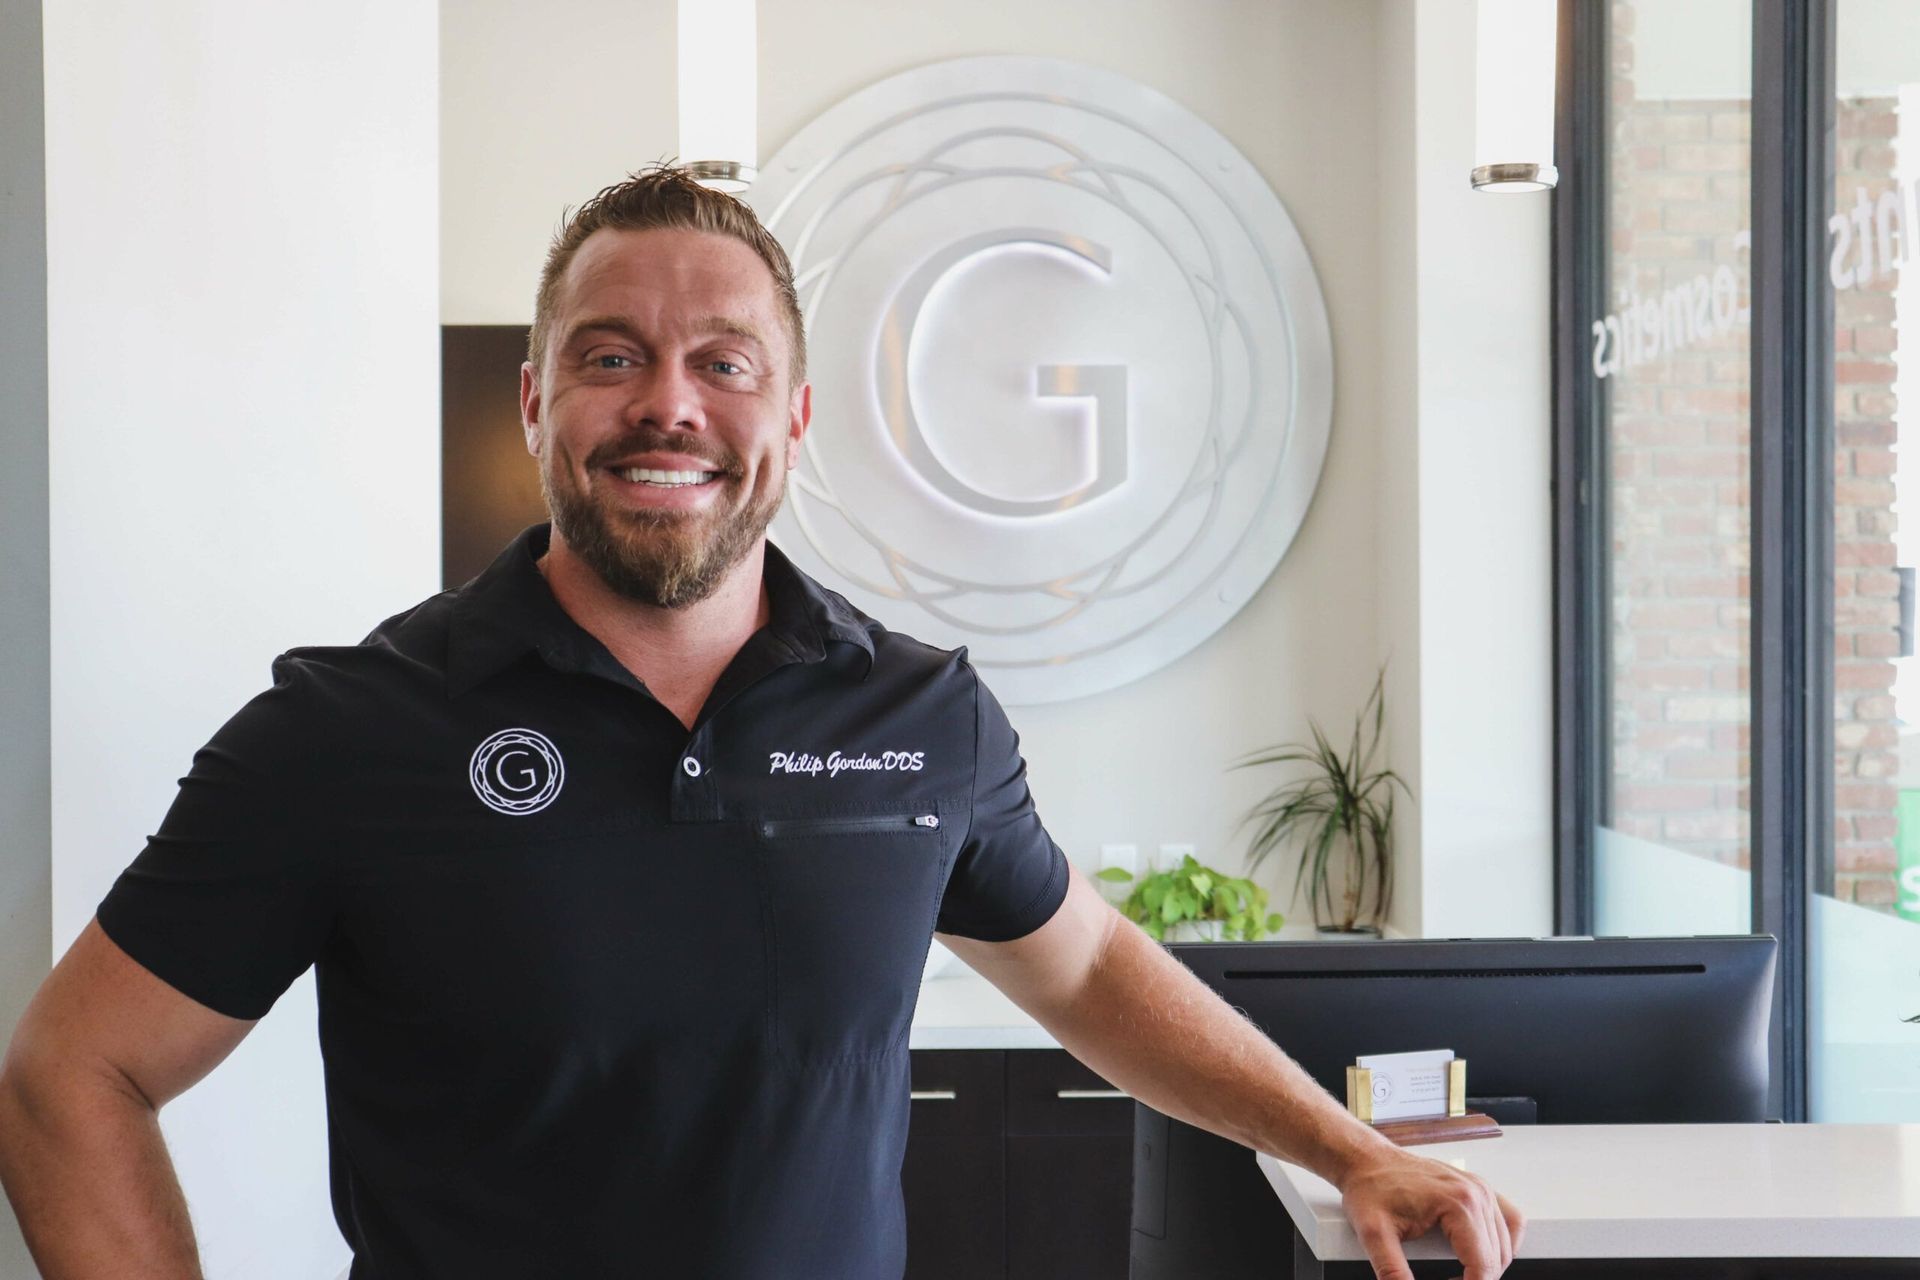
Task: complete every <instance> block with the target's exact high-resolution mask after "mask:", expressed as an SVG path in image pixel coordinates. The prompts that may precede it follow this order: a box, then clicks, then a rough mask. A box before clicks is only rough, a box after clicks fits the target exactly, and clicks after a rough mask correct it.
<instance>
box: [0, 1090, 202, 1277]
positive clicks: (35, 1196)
mask: <svg viewBox="0 0 1920 1280" xmlns="http://www.w3.org/2000/svg"><path fill="white" fill-rule="evenodd" d="M0 1185H4V1187H5V1189H6V1193H7V1199H8V1200H9V1201H10V1202H11V1203H12V1205H13V1212H14V1216H15V1217H17V1218H18V1219H19V1220H20V1227H21V1230H22V1232H23V1233H24V1234H25V1236H26V1240H27V1248H28V1249H29V1250H30V1251H31V1252H32V1254H33V1260H34V1262H35V1263H37V1264H38V1265H39V1268H40V1274H41V1275H42V1277H43V1278H44V1280H106V1278H107V1277H113V1278H114V1280H120V1278H121V1277H127V1278H128V1280H200V1276H201V1272H200V1261H199V1255H198V1252H197V1250H196V1249H195V1247H194V1240H193V1225H192V1223H191V1221H190V1220H189V1219H188V1216H187V1202H186V1198H185V1197H184V1196H183V1195H181V1193H180V1182H179V1179H178V1178H177V1177H176V1176H175V1174H174V1171H173V1162H172V1161H171V1160H170V1159H169V1158H168V1156H167V1147H166V1142H165V1140H164V1139H163V1138H162V1137H161V1134H160V1118H159V1115H158V1114H157V1113H156V1112H155V1111H154V1110H153V1108H152V1107H150V1106H148V1105H147V1103H146V1101H145V1100H144V1099H142V1098H141V1097H139V1096H138V1094H137V1093H136V1092H134V1091H133V1090H132V1089H131V1088H130V1087H128V1088H126V1089H122V1088H119V1087H116V1086H115V1085H113V1084H112V1083H110V1082H108V1081H106V1080H104V1079H103V1078H100V1077H72V1076H70V1077H68V1078H66V1079H54V1078H47V1079H43V1080H38V1081H27V1082H22V1081H18V1080H13V1079H11V1078H8V1079H0Z"/></svg>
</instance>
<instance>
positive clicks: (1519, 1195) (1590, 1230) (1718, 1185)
mask: <svg viewBox="0 0 1920 1280" xmlns="http://www.w3.org/2000/svg"><path fill="white" fill-rule="evenodd" d="M1413 1150H1414V1151H1416V1152H1417V1153H1419V1154H1421V1155H1426V1156H1430V1157H1433V1158H1434V1159H1438V1160H1444V1161H1447V1162H1448V1163H1450V1164H1454V1165H1456V1166H1458V1167H1460V1168H1463V1169H1466V1170H1468V1171H1469V1172H1472V1173H1476V1174H1479V1175H1480V1176H1481V1177H1484V1178H1486V1179H1487V1181H1488V1182H1490V1183H1492V1184H1493V1187H1494V1189H1495V1190H1497V1191H1499V1192H1500V1193H1501V1194H1502V1195H1504V1196H1506V1197H1507V1199H1509V1200H1511V1201H1512V1202H1513V1203H1514V1204H1515V1205H1517V1206H1518V1207H1519V1209H1520V1211H1521V1212H1522V1213H1524V1214H1526V1215H1527V1233H1526V1236H1525V1240H1524V1244H1523V1247H1522V1249H1521V1251H1520V1255H1519V1256H1520V1257H1522V1258H1769V1257H1770V1258H1874V1257H1920V1125H1887V1124H1870V1125H1839V1124H1795V1125H1787V1124H1755V1125H1733V1124H1716V1125H1539V1126H1515V1127H1512V1128H1509V1129H1507V1130H1506V1131H1505V1133H1504V1134H1502V1136H1500V1137H1498V1138H1489V1139H1483V1140H1479V1141H1472V1142H1451V1143H1438V1144H1434V1145H1430V1146H1423V1147H1416V1148H1413ZM1257 1158H1258V1160H1259V1162H1260V1169H1261V1171H1262V1172H1263V1173H1265V1174H1266V1176H1267V1179H1268V1181H1269V1182H1271V1183H1272V1184H1273V1188H1274V1190H1275V1191H1276V1192H1277V1193H1278V1194H1279V1197H1280V1200H1281V1203H1283V1204H1284V1205H1285V1206H1286V1208H1287V1212H1288V1213H1289V1214H1290V1215H1291V1216H1292V1218H1293V1221H1294V1225H1295V1226H1296V1227H1298V1228H1299V1231H1300V1234H1301V1236H1302V1237H1303V1238H1304V1239H1305V1240H1306V1242H1307V1244H1308V1246H1309V1247H1310V1248H1311V1249H1312V1250H1313V1252H1314V1256H1315V1257H1318V1258H1320V1259H1322V1260H1323V1261H1327V1262H1337V1261H1364V1260H1365V1259H1366V1251H1365V1250H1364V1249H1362V1248H1361V1247H1360V1242H1359V1241H1358V1240H1357V1239H1356V1238H1355V1237H1354V1234H1353V1229H1352V1228H1351V1227H1350V1226H1349V1225H1348V1224H1347V1218H1346V1214H1345V1213H1343V1212H1342V1211H1341V1208H1340V1196H1339V1193H1338V1192H1336V1191H1335V1190H1334V1189H1333V1187H1332V1186H1331V1185H1330V1184H1329V1183H1327V1182H1326V1181H1324V1180H1323V1179H1321V1178H1320V1177H1318V1176H1317V1175H1315V1174H1313V1173H1310V1172H1308V1171H1307V1170H1305V1169H1303V1168H1300V1167H1299V1166H1297V1165H1293V1164H1289V1163H1287V1162H1285V1161H1282V1160H1276V1159H1275V1158H1274V1157H1272V1156H1269V1155H1266V1154H1264V1153H1263V1154H1260V1155H1259V1156H1258V1157H1257ZM1407 1256H1408V1258H1410V1259H1419V1258H1451V1257H1452V1256H1453V1254H1452V1252H1451V1251H1449V1250H1448V1248H1447V1246H1446V1243H1445V1240H1444V1239H1443V1238H1442V1237H1441V1236H1440V1234H1439V1233H1438V1232H1430V1233H1429V1234H1427V1235H1425V1236H1422V1237H1420V1238H1418V1239H1416V1240H1410V1241H1408V1242H1407Z"/></svg>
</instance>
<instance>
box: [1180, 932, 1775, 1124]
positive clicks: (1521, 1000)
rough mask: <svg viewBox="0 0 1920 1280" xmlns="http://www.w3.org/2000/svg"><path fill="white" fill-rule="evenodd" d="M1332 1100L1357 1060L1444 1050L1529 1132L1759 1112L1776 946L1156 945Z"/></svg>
mask: <svg viewBox="0 0 1920 1280" xmlns="http://www.w3.org/2000/svg"><path fill="white" fill-rule="evenodd" d="M1168 950H1170V951H1171V952H1173V954H1174V955H1175V956H1177V957H1178V958H1179V959H1180V961H1181V962H1182V963H1183V964H1185V965H1186V966H1187V967H1188V968H1190V969H1192V970H1193V971H1194V973H1195V974H1197V975H1198V976H1199V977H1200V979H1201V980H1202V981H1204V982H1205V983H1206V984H1207V985H1208V986H1210V987H1212V988H1213V989H1214V991H1216V992H1218V993H1219V995H1220V996H1221V997H1222V998H1223V999H1224V1000H1226V1002H1227V1003H1228V1004H1230V1005H1233V1006H1235V1007H1236V1008H1238V1009H1240V1010H1241V1011H1243V1012H1244V1013H1245V1014H1246V1015H1247V1016H1248V1017H1249V1018H1251V1019H1252V1020H1253V1022H1254V1023H1255V1025H1257V1026H1258V1027H1259V1028H1260V1029H1261V1030H1262V1031H1264V1032H1266V1033H1267V1035H1268V1036H1269V1037H1270V1038H1271V1039H1272V1040H1273V1041H1274V1042H1275V1043H1276V1044H1278V1045H1279V1046H1280V1047H1281V1048H1282V1049H1283V1050H1285V1051H1286V1053H1287V1054H1288V1055H1289V1056H1290V1057H1292V1058H1293V1059H1294V1060H1295V1061H1297V1062H1299V1063H1300V1065H1301V1066H1302V1067H1304V1068H1305V1069H1306V1071H1307V1072H1308V1074H1310V1075H1311V1076H1313V1078H1314V1079H1315V1080H1318V1081H1319V1082H1320V1083H1321V1084H1322V1085H1323V1086H1325V1087H1326V1088H1327V1089H1329V1090H1331V1091H1332V1092H1333V1093H1334V1095H1335V1096H1337V1097H1342V1098H1344V1097H1345V1091H1346V1068H1347V1067H1348V1066H1350V1065H1352V1063H1353V1060H1354V1058H1355V1057H1356V1056H1358V1055H1360V1054H1364V1053H1400V1052H1405V1051H1409V1050H1417V1049H1451V1050H1453V1051H1454V1054H1455V1056H1456V1057H1460V1058H1464V1059H1466V1062H1467V1093H1468V1095H1469V1096H1470V1097H1519V1098H1529V1099H1532V1100H1533V1101H1534V1103H1535V1104H1536V1105H1537V1106H1538V1117H1537V1119H1538V1122H1539V1123H1541V1124H1666V1123H1680V1122H1687V1121H1694V1122H1725V1123H1733V1122H1739V1121H1758V1120H1764V1119H1766V1118H1767V1029H1768V1026H1769V1021H1770V1016H1771V1009H1772V995H1773V963H1774V940H1773V939H1772V938H1770V937H1765V936H1761V937H1722V938H1598V939H1575V938H1551V939H1532V938H1529V939H1522V940H1510V939H1488V940H1462V941H1428V940H1423V939H1401V940H1395V939H1389V940H1386V941H1378V942H1349V943H1319V942H1266V943H1262V942H1252V943H1183V944H1176V945H1173V946H1171V947H1169V948H1168Z"/></svg>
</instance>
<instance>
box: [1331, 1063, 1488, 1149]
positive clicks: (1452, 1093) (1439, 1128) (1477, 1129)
mask: <svg viewBox="0 0 1920 1280" xmlns="http://www.w3.org/2000/svg"><path fill="white" fill-rule="evenodd" d="M1347 1110H1348V1111H1351V1112H1352V1113H1353V1114H1354V1115H1355V1116H1357V1117H1359V1118H1360V1119H1361V1120H1363V1121H1365V1122H1366V1123H1368V1124H1370V1125H1373V1127H1374V1129H1375V1130H1376V1131H1378V1132H1379V1134H1380V1135H1381V1136H1382V1137H1384V1138H1386V1139H1388V1140H1389V1141H1391V1142H1393V1143H1394V1144H1395V1145H1397V1146H1402V1147H1417V1146H1421V1145H1424V1144H1426V1143H1429V1142H1462V1141H1465V1140H1466V1139H1468V1138H1497V1137H1499V1136H1500V1123H1499V1121H1497V1120H1495V1119H1494V1118H1493V1117H1492V1116H1489V1115H1485V1114H1483V1113H1481V1112H1479V1111H1468V1110H1467V1062H1466V1059H1465V1058H1455V1059H1454V1060H1453V1061H1452V1062H1449V1063H1448V1064H1447V1114H1445V1115H1443V1116H1420V1117H1418V1118H1414V1119H1407V1120H1381V1121H1378V1122H1376V1121H1375V1120H1374V1118H1373V1072H1371V1071H1369V1070H1368V1069H1367V1068H1365V1067H1348V1068H1347Z"/></svg>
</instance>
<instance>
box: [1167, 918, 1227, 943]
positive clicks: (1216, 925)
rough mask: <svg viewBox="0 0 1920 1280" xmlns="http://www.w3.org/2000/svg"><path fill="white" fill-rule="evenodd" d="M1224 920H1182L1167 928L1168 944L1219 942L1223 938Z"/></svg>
mask: <svg viewBox="0 0 1920 1280" xmlns="http://www.w3.org/2000/svg"><path fill="white" fill-rule="evenodd" d="M1226 927H1227V922H1226V921H1225V920H1182V921H1181V922H1180V923H1179V924H1170V925H1168V926H1167V933H1166V938H1165V940H1166V941H1168V942H1219V941H1221V940H1222V938H1223V937H1224V936H1225V930H1226Z"/></svg>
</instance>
